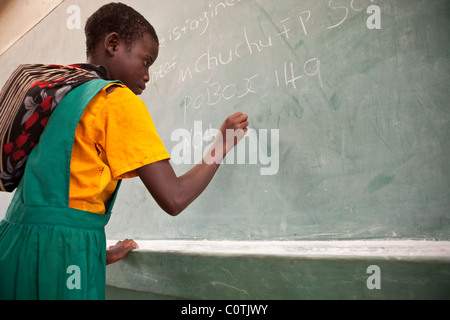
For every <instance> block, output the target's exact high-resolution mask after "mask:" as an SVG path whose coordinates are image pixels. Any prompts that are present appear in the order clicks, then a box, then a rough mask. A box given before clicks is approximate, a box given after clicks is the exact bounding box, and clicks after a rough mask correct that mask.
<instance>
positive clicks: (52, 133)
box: [21, 79, 120, 213]
mask: <svg viewBox="0 0 450 320" xmlns="http://www.w3.org/2000/svg"><path fill="white" fill-rule="evenodd" d="M109 83H120V82H117V81H105V80H100V79H95V80H91V81H89V82H87V83H85V84H83V85H80V86H79V87H77V88H75V89H73V90H71V91H70V92H69V93H68V94H67V95H66V97H65V98H64V99H63V100H62V101H61V102H60V103H59V104H58V106H57V107H56V109H55V110H54V111H53V113H52V116H51V117H50V119H49V121H48V123H47V126H46V128H45V130H44V132H43V133H42V135H41V137H40V142H39V143H38V145H37V146H36V147H35V148H34V149H33V151H32V152H31V153H30V156H29V158H28V161H27V165H26V168H25V174H24V176H23V178H22V181H21V184H23V186H22V187H23V188H22V191H23V201H24V203H25V204H26V205H32V206H47V207H48V206H50V207H63V208H65V207H68V204H69V185H70V160H71V155H72V146H73V142H74V138H75V130H76V128H77V125H78V122H79V120H80V118H81V115H82V114H83V111H84V109H85V108H86V106H87V105H88V104H89V102H90V101H91V100H92V99H93V98H94V97H95V95H96V94H97V93H98V92H99V91H100V90H101V89H102V88H104V87H105V86H106V85H108V84H109ZM118 187H119V185H118V186H117V188H116V193H117V189H118ZM115 196H116V194H114V196H113V198H112V199H111V201H110V203H109V204H108V205H109V208H107V213H108V212H109V211H110V210H111V208H112V205H113V202H114V199H115Z"/></svg>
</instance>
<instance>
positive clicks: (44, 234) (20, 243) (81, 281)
mask: <svg viewBox="0 0 450 320" xmlns="http://www.w3.org/2000/svg"><path fill="white" fill-rule="evenodd" d="M109 83H111V82H110V81H104V80H92V81H89V82H87V83H85V84H83V85H81V86H79V87H77V88H75V89H73V90H72V91H71V92H69V93H68V94H67V96H66V97H65V98H64V99H63V100H62V101H61V102H60V104H59V105H58V107H57V108H56V109H55V110H54V112H53V114H52V116H51V117H50V120H49V122H48V124H47V126H46V128H45V130H44V132H43V133H42V135H41V137H40V142H39V144H38V145H37V146H36V147H35V148H34V149H33V151H32V152H31V153H30V156H29V158H28V160H27V165H26V168H25V173H24V176H23V178H22V180H21V182H20V185H19V186H18V188H17V190H16V192H15V194H14V197H13V200H12V202H11V204H10V206H9V208H8V211H7V213H6V216H5V218H4V220H3V221H1V222H0V299H27V300H34V299H46V300H48V299H51V300H54V299H83V300H84V299H89V300H91V299H93V300H96V299H104V298H105V281H106V280H105V272H106V264H105V263H106V262H105V255H106V238H105V231H104V227H105V225H106V224H107V223H108V220H109V218H110V215H111V209H112V207H113V203H114V200H115V197H116V194H117V189H118V187H119V185H118V186H117V189H116V192H115V193H114V195H113V197H112V198H111V200H110V202H109V203H108V204H107V207H106V214H95V213H91V212H86V211H81V210H76V209H72V208H69V206H68V204H69V185H70V160H71V154H72V146H73V141H74V137H75V129H76V127H77V125H78V121H79V120H80V118H81V115H82V113H83V111H84V109H85V107H86V106H87V105H88V103H89V102H90V101H91V99H92V98H93V97H94V96H95V95H96V94H97V93H98V92H99V91H100V90H101V89H102V88H103V87H105V86H106V85H108V84H109Z"/></svg>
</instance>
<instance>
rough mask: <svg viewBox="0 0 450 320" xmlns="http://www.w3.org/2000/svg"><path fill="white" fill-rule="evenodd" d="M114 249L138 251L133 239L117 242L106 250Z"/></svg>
mask: <svg viewBox="0 0 450 320" xmlns="http://www.w3.org/2000/svg"><path fill="white" fill-rule="evenodd" d="M114 247H121V248H128V247H131V249H139V245H138V244H137V243H136V241H134V240H133V239H125V240H123V241H117V243H116V244H115V245H113V246H110V247H109V248H108V249H111V248H114Z"/></svg>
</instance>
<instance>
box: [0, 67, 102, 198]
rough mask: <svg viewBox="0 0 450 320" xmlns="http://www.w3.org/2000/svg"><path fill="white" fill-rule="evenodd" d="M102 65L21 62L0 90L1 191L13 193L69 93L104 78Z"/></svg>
mask: <svg viewBox="0 0 450 320" xmlns="http://www.w3.org/2000/svg"><path fill="white" fill-rule="evenodd" d="M105 78H106V70H105V69H104V68H103V67H100V66H94V65H88V64H79V65H69V66H60V65H44V64H24V65H20V66H19V67H18V68H17V69H16V70H15V71H14V72H13V73H12V74H11V76H10V77H9V79H8V80H7V81H6V83H5V85H4V86H3V88H2V91H1V92H0V190H1V191H6V192H12V191H14V189H16V187H17V186H18V185H19V182H20V180H21V178H22V176H23V174H24V171H25V165H26V162H27V159H28V155H29V154H30V152H31V151H32V150H33V148H34V147H35V146H36V145H37V143H38V142H39V137H40V135H41V134H42V132H43V130H44V128H45V126H46V124H47V121H48V119H49V117H50V116H51V114H52V112H53V110H54V109H55V108H56V107H57V105H58V104H59V103H60V102H61V100H62V99H64V97H65V96H66V94H67V93H68V92H69V91H70V90H72V89H73V88H75V87H77V86H79V85H81V84H83V83H85V82H87V81H90V80H92V79H105Z"/></svg>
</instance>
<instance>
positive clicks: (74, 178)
mask: <svg viewBox="0 0 450 320" xmlns="http://www.w3.org/2000/svg"><path fill="white" fill-rule="evenodd" d="M112 85H115V86H117V84H112ZM112 85H108V86H106V87H105V88H103V89H102V90H101V91H100V92H99V93H98V94H97V95H96V96H95V97H94V99H92V100H91V102H90V103H89V104H88V106H87V107H86V109H85V110H84V112H83V115H82V116H81V119H80V121H79V123H78V126H77V129H76V131H75V140H74V144H73V149H72V157H71V164H70V191H69V207H71V208H74V209H79V210H84V211H90V212H94V213H101V214H104V213H105V204H106V203H107V202H108V201H109V199H110V198H111V196H112V194H113V193H114V190H115V188H116V186H117V183H118V181H119V179H123V178H133V177H136V176H137V173H136V171H135V170H136V169H138V168H140V167H142V166H145V165H147V164H150V163H153V162H157V161H161V160H164V159H169V154H168V152H167V150H166V148H165V147H164V145H163V143H162V141H161V139H160V137H159V136H158V133H157V132H156V128H155V125H154V123H153V120H152V118H151V116H150V114H149V112H148V110H147V108H146V106H145V104H144V103H143V102H142V100H141V99H140V98H138V97H137V96H136V95H135V94H134V93H133V92H132V91H131V90H130V89H128V88H127V87H125V86H122V85H120V86H118V87H116V88H114V91H112V92H110V93H107V92H106V89H107V88H108V87H110V86H112ZM111 89H112V88H111Z"/></svg>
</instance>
